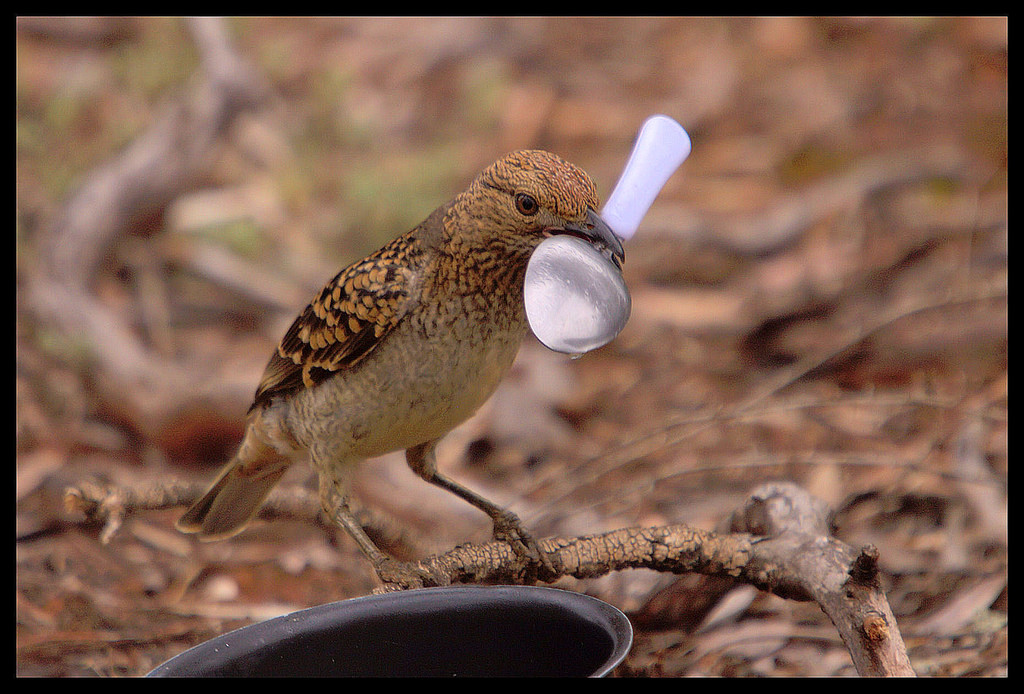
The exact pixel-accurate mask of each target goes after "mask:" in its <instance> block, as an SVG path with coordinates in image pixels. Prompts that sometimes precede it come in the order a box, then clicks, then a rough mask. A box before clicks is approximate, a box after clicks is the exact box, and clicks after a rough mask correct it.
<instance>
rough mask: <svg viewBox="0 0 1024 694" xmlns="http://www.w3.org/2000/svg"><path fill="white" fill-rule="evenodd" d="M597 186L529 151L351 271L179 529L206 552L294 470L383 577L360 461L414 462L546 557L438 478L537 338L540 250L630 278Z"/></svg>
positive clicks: (519, 550) (526, 547) (498, 511)
mask: <svg viewBox="0 0 1024 694" xmlns="http://www.w3.org/2000/svg"><path fill="white" fill-rule="evenodd" d="M598 207H599V198H598V195H597V191H596V188H595V185H594V183H593V180H592V179H591V177H590V176H589V175H588V174H587V173H586V172H584V171H583V170H582V169H580V168H578V167H577V166H575V165H573V164H571V163H569V162H568V161H566V160H564V159H562V158H561V157H560V156H558V155H556V154H553V153H550V152H547V151H544V150H539V149H532V150H519V151H514V152H510V153H508V154H505V155H504V156H502V157H500V158H499V159H497V161H495V162H494V163H493V164H491V165H490V166H488V167H486V168H485V169H483V171H481V172H480V174H479V175H477V176H476V177H475V178H474V179H473V180H472V181H471V182H470V183H469V185H468V187H467V188H466V189H465V190H463V191H462V192H460V193H458V194H457V195H455V197H454V198H452V199H451V200H450V201H449V202H447V203H445V204H443V205H441V206H440V207H438V208H437V209H435V210H434V211H433V212H432V213H431V214H430V215H429V216H427V218H426V219H425V220H424V221H423V222H421V223H420V224H419V225H417V226H416V227H415V228H413V229H412V230H411V231H409V232H407V233H405V234H403V235H401V236H398V237H397V238H395V239H394V240H393V241H391V242H389V243H387V244H386V245H384V246H383V247H382V248H380V249H379V250H377V251H376V252H374V253H372V254H370V255H369V256H368V257H366V258H364V259H362V260H358V261H356V262H354V263H352V264H351V265H349V266H348V267H346V268H344V269H343V270H341V271H340V272H339V273H338V274H337V275H335V276H334V277H333V278H332V279H331V280H330V281H329V282H327V284H326V285H325V286H324V287H323V288H322V289H321V290H320V291H319V292H318V293H317V294H316V296H315V297H314V298H313V300H312V301H311V302H310V303H309V304H308V305H307V306H306V307H305V309H304V310H303V311H302V312H301V314H300V315H299V316H298V317H297V318H296V319H295V321H294V322H293V323H292V324H291V327H290V328H289V329H288V331H287V332H286V333H285V335H284V337H283V338H282V339H281V341H280V343H279V345H278V347H277V350H276V351H275V352H274V353H273V354H272V356H271V357H270V360H269V362H268V363H267V366H266V368H265V370H264V373H263V377H262V379H261V380H260V382H259V386H258V387H257V389H256V394H255V397H254V399H253V403H252V406H251V407H250V409H249V411H248V415H247V420H246V429H245V434H244V436H243V438H242V441H241V443H240V444H239V447H238V450H237V452H236V453H235V455H234V456H233V458H231V459H230V461H229V462H228V463H227V465H226V466H225V467H224V469H223V470H222V471H221V473H220V474H219V476H218V477H217V478H216V481H215V482H214V483H213V484H212V486H210V488H209V490H208V491H207V492H206V493H205V494H203V495H202V496H201V497H200V498H199V499H198V500H197V501H195V502H194V503H193V504H192V506H191V507H190V508H189V509H188V510H187V511H186V512H185V513H184V514H183V515H182V516H181V517H180V519H179V520H178V521H177V524H176V525H177V527H178V529H179V530H181V531H182V532H185V533H193V534H197V535H198V536H199V537H200V539H202V540H218V539H224V538H227V537H231V536H233V535H235V534H237V533H238V532H240V531H241V530H242V529H243V528H245V527H246V525H247V524H248V522H249V521H250V520H251V519H252V517H253V516H254V515H255V514H256V513H257V511H258V510H259V508H260V507H261V505H262V504H263V502H264V500H265V499H266V497H267V495H268V494H269V493H270V491H271V490H272V489H273V487H274V486H275V485H276V484H277V482H278V481H279V480H280V479H281V477H282V475H283V474H284V473H285V472H286V471H287V470H288V469H289V468H290V467H291V466H292V465H293V464H300V463H303V462H308V463H309V464H310V465H311V466H312V468H313V469H314V470H315V472H316V473H317V476H318V480H319V501H320V505H321V506H322V507H323V510H324V512H325V513H326V514H327V516H328V517H329V518H330V519H332V520H333V521H334V522H335V523H337V524H339V525H340V526H342V527H343V528H344V529H345V530H346V531H348V533H349V534H350V535H351V536H352V538H353V539H354V540H355V541H356V544H357V545H358V546H359V548H360V549H361V550H362V552H363V554H364V555H365V556H366V557H367V558H368V559H369V560H370V562H371V563H372V565H373V568H374V569H375V570H376V572H377V574H378V576H379V577H381V578H382V580H387V576H388V570H389V569H394V567H395V565H396V562H395V560H393V559H392V558H391V557H389V556H388V555H387V554H385V553H384V552H382V551H381V550H380V549H378V548H377V546H376V545H375V544H374V543H373V542H372V540H370V538H369V537H368V536H367V534H366V532H365V531H364V530H363V528H362V526H361V525H360V524H359V523H358V522H357V520H356V519H355V517H354V515H353V513H352V511H351V509H350V506H349V488H350V483H351V478H352V474H353V472H354V471H355V470H356V468H357V466H358V463H359V462H360V461H362V460H365V459H367V458H372V457H376V456H380V455H384V454H386V453H389V452H392V451H401V450H404V451H405V457H406V462H407V464H408V465H409V467H410V468H411V469H412V470H413V471H414V472H415V473H416V474H417V475H418V476H419V477H421V478H422V479H423V480H425V481H427V482H429V483H430V484H433V485H435V486H437V487H440V488H443V489H446V490H448V491H449V492H452V493H454V494H455V495H457V496H459V497H461V498H462V499H464V500H465V501H467V502H468V503H470V504H472V505H473V506H475V507H476V508H478V509H480V510H481V511H483V512H484V513H486V514H487V515H488V516H489V517H490V519H491V521H492V526H493V528H492V529H493V537H494V538H495V539H497V540H504V541H507V542H509V543H510V544H511V545H512V548H513V549H514V550H515V552H516V554H517V555H518V556H522V557H527V558H529V559H530V560H531V561H533V562H538V561H540V563H541V564H543V565H545V566H550V565H548V564H546V558H545V557H544V556H543V554H542V553H540V550H539V547H538V545H537V543H536V541H535V540H534V539H533V538H532V536H531V535H530V533H529V532H528V531H527V529H526V528H525V527H523V524H522V522H521V521H520V520H519V518H518V517H517V516H516V515H515V514H514V513H512V512H510V511H507V510H505V509H503V508H502V507H500V506H498V505H497V504H494V503H492V502H491V501H489V500H488V499H486V498H484V497H483V496H481V495H479V494H477V493H476V492H474V491H472V490H470V489H469V488H467V487H465V486H463V485H462V484H460V483H458V482H456V481H455V480H453V479H451V478H450V477H448V476H447V475H445V474H443V473H442V472H440V471H439V470H438V469H437V461H436V455H435V447H436V445H437V442H438V441H439V440H440V439H441V438H442V437H444V435H445V434H447V433H448V432H449V431H451V430H452V429H453V428H454V427H456V426H458V425H459V424H461V423H462V422H464V421H465V420H466V419H468V418H469V417H470V416H471V415H472V414H473V413H474V412H475V411H476V410H477V409H478V408H479V407H480V406H481V405H482V404H483V403H484V402H485V401H486V400H487V399H488V398H489V396H490V395H491V394H492V393H493V392H494V390H495V389H496V388H497V386H498V384H499V383H500V382H501V380H502V377H503V376H504V375H505V373H506V372H507V371H508V370H509V368H510V367H511V365H512V362H513V360H514V359H515V356H516V354H517V352H518V350H519V346H520V344H521V342H522V341H523V338H524V337H525V336H526V334H527V332H528V330H529V328H528V322H527V319H526V315H525V308H524V303H523V283H524V278H525V275H526V268H527V264H528V262H529V258H530V255H531V253H532V252H533V250H534V249H535V248H536V247H537V246H538V245H539V244H540V243H541V242H542V241H543V240H544V239H546V238H548V237H551V236H554V235H559V234H568V235H571V236H575V237H578V238H581V239H584V240H586V241H588V242H590V243H592V244H594V246H595V247H597V248H599V249H600V250H601V251H602V252H604V253H605V255H606V256H608V257H609V258H611V259H612V261H613V262H614V263H615V264H616V265H618V266H619V267H621V263H622V262H623V261H624V260H625V254H624V252H623V248H622V243H621V241H620V239H619V238H618V237H617V236H616V235H615V233H614V232H613V231H612V230H611V228H609V226H608V225H607V224H606V223H605V222H604V220H603V219H602V218H601V217H600V215H599V214H598V212H597V210H598Z"/></svg>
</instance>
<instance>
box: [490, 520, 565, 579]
mask: <svg viewBox="0 0 1024 694" xmlns="http://www.w3.org/2000/svg"><path fill="white" fill-rule="evenodd" d="M492 520H493V522H494V533H493V536H494V539H495V540H498V541H500V542H506V543H508V545H509V546H511V547H512V551H514V552H515V553H516V556H517V557H519V558H520V559H522V560H524V561H525V562H526V563H527V564H528V565H529V566H531V567H535V568H536V569H537V574H538V578H541V579H548V578H552V579H553V578H555V577H557V576H558V572H557V571H556V570H555V567H554V566H553V565H552V563H551V558H550V557H549V555H548V553H547V552H546V551H544V550H543V549H542V548H541V546H540V545H539V544H538V543H537V541H536V540H535V539H533V536H532V535H530V533H529V532H528V531H527V530H526V528H524V527H523V524H522V521H520V520H519V517H518V516H517V515H516V514H514V513H512V512H511V511H502V512H501V513H500V514H499V515H496V516H494V517H493V519H492Z"/></svg>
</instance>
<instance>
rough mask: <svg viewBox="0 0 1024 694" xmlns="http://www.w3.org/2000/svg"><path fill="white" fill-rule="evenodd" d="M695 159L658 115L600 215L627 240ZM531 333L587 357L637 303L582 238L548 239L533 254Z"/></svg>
mask: <svg viewBox="0 0 1024 694" xmlns="http://www.w3.org/2000/svg"><path fill="white" fill-rule="evenodd" d="M689 154H690V137H689V135H687V134H686V131H685V130H683V127H682V126H681V125H679V123H677V122H676V121H674V120H672V119H671V118H669V117H668V116H661V115H657V116H651V117H650V118H648V119H647V120H646V121H644V124H643V126H642V127H641V128H640V132H639V134H638V135H637V139H636V144H635V145H633V152H632V153H631V154H630V156H629V160H628V161H627V162H626V167H625V168H624V169H623V171H622V175H621V176H620V177H619V182H618V183H617V184H616V185H615V189H614V190H613V191H612V194H611V195H609V196H608V201H607V202H606V203H605V205H604V207H603V208H602V209H601V217H602V218H603V219H604V221H605V222H606V223H607V224H608V226H609V227H611V229H612V231H614V232H615V234H616V235H617V236H618V237H619V238H621V239H623V240H625V239H629V238H631V237H632V236H633V234H635V233H636V230H637V228H638V227H639V226H640V222H641V220H642V219H643V218H644V215H646V214H647V210H648V209H650V207H651V204H652V203H653V202H654V199H655V198H656V197H657V196H658V193H659V192H661V189H662V187H664V185H665V183H666V182H667V181H668V179H669V177H670V176H671V175H672V174H673V173H674V172H675V170H676V169H678V168H679V166H680V165H681V164H682V163H683V161H684V160H685V159H686V157H688V156H689ZM523 298H524V301H525V303H526V317H527V320H528V321H529V323H530V329H531V330H533V334H534V335H536V336H537V339H538V340H540V342H541V344H543V345H544V346H545V347H547V348H548V349H552V350H554V351H556V352H564V353H566V354H583V353H584V352H589V351H590V350H593V349H597V348H598V347H602V346H604V345H606V344H608V343H609V342H611V341H612V340H613V339H615V336H616V335H618V334H619V333H620V332H622V329H623V328H624V327H626V322H627V321H628V320H629V313H630V308H631V300H630V296H629V289H628V288H627V287H626V283H625V281H624V280H623V279H622V272H621V270H619V268H618V267H617V266H616V265H615V263H613V262H612V260H611V259H610V258H609V257H608V256H606V255H605V254H603V253H601V251H599V250H598V249H597V248H595V247H594V246H593V245H592V244H590V243H587V242H586V241H584V240H582V239H579V238H576V237H575V236H552V237H551V238H549V239H545V240H544V241H543V242H542V243H541V244H540V245H539V246H538V247H537V248H536V250H534V252H533V255H532V256H530V262H529V264H528V265H527V268H526V281H525V284H524V286H523Z"/></svg>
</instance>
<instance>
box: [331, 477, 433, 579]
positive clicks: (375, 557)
mask: <svg viewBox="0 0 1024 694" xmlns="http://www.w3.org/2000/svg"><path fill="white" fill-rule="evenodd" d="M321 480H323V478H321ZM326 487H334V485H333V484H330V483H327V484H324V483H323V482H322V483H321V486H320V502H321V505H322V506H323V508H324V511H325V512H326V513H327V516H328V517H329V518H330V519H331V520H332V521H333V522H334V523H335V524H336V525H339V526H341V527H342V528H344V529H345V531H346V532H348V534H349V535H350V536H351V537H352V539H353V540H355V541H356V544H357V545H359V549H360V550H361V551H362V552H363V554H364V555H365V556H366V558H367V559H369V560H370V563H371V564H373V570H374V572H375V573H376V574H377V577H378V578H379V579H380V580H381V581H382V582H384V583H397V584H400V585H403V586H405V587H409V588H416V587H422V586H430V585H438V581H437V580H436V579H435V577H433V576H431V575H430V574H429V573H428V572H426V571H424V570H423V569H421V568H419V566H418V565H416V564H415V563H412V562H402V561H399V560H397V559H395V558H394V557H390V556H388V555H387V554H385V553H384V552H382V551H381V550H380V548H379V547H377V545H375V544H374V542H373V540H371V539H370V536H369V535H367V534H366V531H365V530H363V526H362V525H361V524H360V523H359V521H358V520H356V517H355V516H354V515H353V514H352V510H351V509H350V508H349V507H348V498H347V497H346V496H344V495H342V494H338V493H337V491H336V489H333V488H330V489H328V488H326Z"/></svg>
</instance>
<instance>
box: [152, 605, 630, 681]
mask: <svg viewBox="0 0 1024 694" xmlns="http://www.w3.org/2000/svg"><path fill="white" fill-rule="evenodd" d="M538 601H539V602H540V603H541V604H545V605H548V606H556V607H561V608H563V609H568V610H570V611H571V612H573V613H574V614H576V615H578V616H580V617H581V618H585V619H587V620H588V621H590V622H591V623H595V624H596V625H597V626H599V627H600V628H602V629H603V630H604V631H605V632H606V633H608V634H609V635H610V636H611V639H612V650H611V653H610V654H609V655H608V658H607V659H606V660H605V661H604V662H603V663H601V664H600V665H599V666H598V667H597V668H596V669H595V670H594V671H593V672H592V673H591V674H590V675H589V676H590V677H604V676H605V675H607V674H608V673H609V672H611V671H612V669H614V668H615V666H616V665H618V664H619V663H621V662H622V660H623V659H625V657H626V655H627V654H628V653H629V650H630V648H631V647H632V643H633V627H632V625H631V624H630V622H629V619H628V618H627V617H626V615H625V614H624V613H623V612H622V611H621V610H619V609H618V608H617V607H615V606H614V605H611V604H609V603H607V602H605V601H603V600H601V599H599V598H596V597H594V596H591V595H586V594H584V593H577V592H575V591H571V590H566V589H562V588H555V587H550V586H517V585H493V586H492V585H451V586H438V587H430V588H417V589H412V590H402V591H395V592H391V593H383V594H379V595H363V596H359V597H354V598H347V599H344V600H337V601H333V602H328V603H324V604H321V605H315V606H312V607H306V608H303V609H300V610H296V611H294V612H290V613H287V614H283V615H279V616H277V617H272V618H270V619H266V620H263V621H260V622H255V623H253V624H248V625H246V626H242V627H239V628H237V629H233V630H231V631H229V632H226V633H224V634H221V635H219V636H215V637H213V638H212V639H209V640H207V641H204V642H202V643H199V644H196V645H195V646H192V647H191V648H188V649H186V650H185V651H182V652H181V653H179V654H177V655H175V656H173V657H171V658H170V659H168V660H166V661H165V662H163V663H162V664H160V665H158V666H157V667H156V668H154V669H153V670H152V671H150V672H149V673H148V674H147V675H146V676H147V677H175V676H182V673H181V672H179V671H180V670H182V669H185V668H188V667H189V665H190V664H193V663H196V664H198V663H200V662H204V661H205V660H206V659H208V658H209V657H214V656H220V654H221V653H222V651H224V650H227V649H230V650H231V652H232V653H233V654H234V655H235V656H236V657H244V656H245V655H247V654H249V653H253V652H255V651H257V650H259V649H260V648H262V647H265V646H266V645H267V644H268V643H271V642H272V641H276V640H278V639H279V638H281V635H282V634H284V635H289V636H291V635H297V634H300V633H301V632H303V631H304V630H316V629H317V628H318V627H320V626H322V625H323V624H324V623H326V622H329V621H331V620H332V619H335V620H338V619H341V618H342V615H344V619H346V620H354V619H358V618H359V617H360V616H365V615H369V614H372V613H378V612H379V611H380V610H381V608H382V607H383V606H388V605H391V606H396V605H398V604H400V607H401V609H403V610H405V611H411V612H414V613H418V614H423V613H426V612H429V611H432V610H437V609H439V608H442V607H448V608H451V609H458V608H470V607H474V606H484V605H498V604H501V603H507V604H508V605H510V606H513V605H516V604H525V603H526V602H529V603H532V604H537V603H538Z"/></svg>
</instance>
